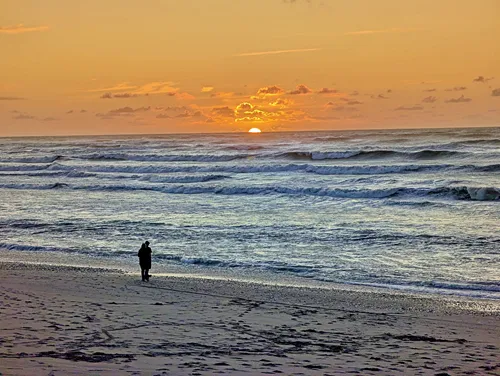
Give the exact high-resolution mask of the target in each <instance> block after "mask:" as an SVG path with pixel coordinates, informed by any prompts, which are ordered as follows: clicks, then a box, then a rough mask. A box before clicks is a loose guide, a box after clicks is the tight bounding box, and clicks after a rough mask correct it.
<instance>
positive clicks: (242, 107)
mask: <svg viewBox="0 0 500 376" xmlns="http://www.w3.org/2000/svg"><path fill="white" fill-rule="evenodd" d="M254 108H255V107H254V106H253V105H252V104H251V103H248V102H243V103H240V104H239V105H237V106H236V109H235V113H236V114H238V115H241V114H245V113H247V112H252V111H253V110H254Z"/></svg>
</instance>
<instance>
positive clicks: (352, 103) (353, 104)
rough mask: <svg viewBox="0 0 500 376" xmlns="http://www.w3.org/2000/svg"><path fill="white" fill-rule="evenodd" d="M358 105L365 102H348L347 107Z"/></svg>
mask: <svg viewBox="0 0 500 376" xmlns="http://www.w3.org/2000/svg"><path fill="white" fill-rule="evenodd" d="M358 104H363V102H360V101H356V100H352V101H348V102H347V105H349V106H355V105H358Z"/></svg>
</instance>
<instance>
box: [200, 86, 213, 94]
mask: <svg viewBox="0 0 500 376" xmlns="http://www.w3.org/2000/svg"><path fill="white" fill-rule="evenodd" d="M212 90H214V87H213V86H203V87H202V88H201V92H202V93H210V92H211V91H212Z"/></svg>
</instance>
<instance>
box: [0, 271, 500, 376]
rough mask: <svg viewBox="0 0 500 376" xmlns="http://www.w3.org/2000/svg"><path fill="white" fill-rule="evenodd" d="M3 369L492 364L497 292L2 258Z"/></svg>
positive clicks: (169, 370) (297, 371)
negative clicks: (312, 284) (324, 285)
mask: <svg viewBox="0 0 500 376" xmlns="http://www.w3.org/2000/svg"><path fill="white" fill-rule="evenodd" d="M0 282H1V286H2V289H1V290H0V323H1V324H0V374H1V375H52V376H56V375H82V374H87V375H89V374H90V375H213V374H229V375H266V374H285V375H339V374H358V375H379V374H384V375H397V374H400V375H441V376H445V375H466V374H468V375H499V374H500V326H499V324H500V302H498V301H488V300H473V299H460V298H448V297H433V296H417V295H408V294H389V293H387V292H362V291H349V290H326V289H311V288H291V287H283V286H273V285H261V284H251V283H242V282H234V281H227V280H213V279H197V278H179V277H153V278H152V280H151V281H150V282H149V283H146V282H141V281H140V276H139V275H130V274H125V273H121V272H119V271H116V270H106V269H98V268H79V267H62V266H48V265H31V264H15V263H8V262H1V263H0Z"/></svg>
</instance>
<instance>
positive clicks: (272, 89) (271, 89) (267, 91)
mask: <svg viewBox="0 0 500 376" xmlns="http://www.w3.org/2000/svg"><path fill="white" fill-rule="evenodd" d="M282 93H283V89H282V88H280V87H279V86H276V85H273V86H266V87H262V88H260V89H259V90H258V91H257V95H258V96H267V95H279V94H282Z"/></svg>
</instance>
